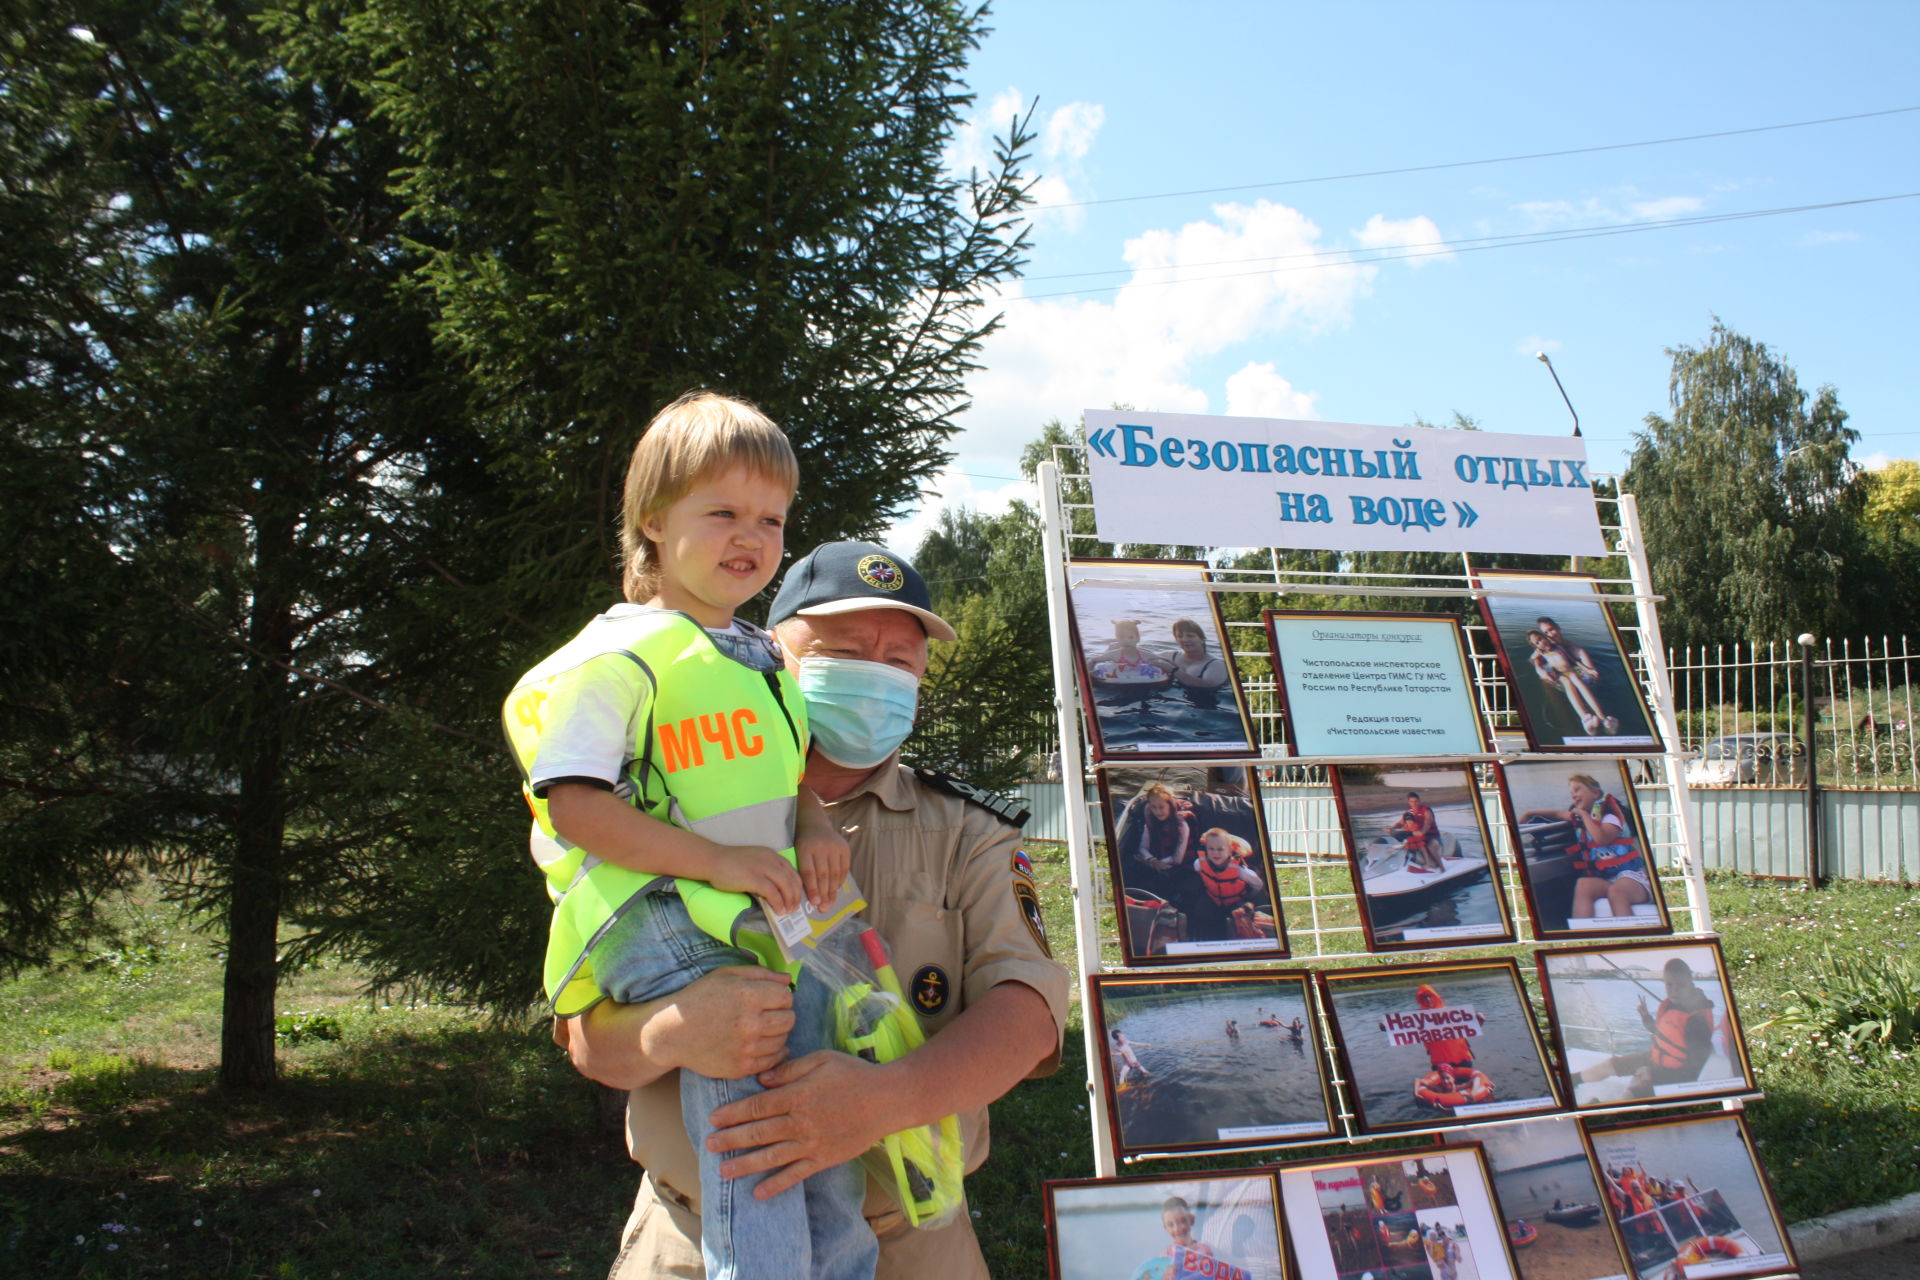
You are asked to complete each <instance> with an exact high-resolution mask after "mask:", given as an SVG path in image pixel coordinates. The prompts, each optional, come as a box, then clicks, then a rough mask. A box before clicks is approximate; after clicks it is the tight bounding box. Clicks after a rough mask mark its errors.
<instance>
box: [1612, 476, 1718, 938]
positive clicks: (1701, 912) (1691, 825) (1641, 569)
mask: <svg viewBox="0 0 1920 1280" xmlns="http://www.w3.org/2000/svg"><path fill="white" fill-rule="evenodd" d="M1620 549H1621V550H1622V551H1623V552H1625V553H1626V557H1627V577H1628V578H1629V579H1630V580H1631V581H1632V583H1633V594H1634V596H1635V600H1634V605H1633V608H1634V613H1635V615H1636V616H1637V617H1638V620H1639V623H1640V656H1641V658H1642V659H1643V660H1644V661H1645V662H1646V664H1647V682H1648V683H1649V684H1651V685H1652V686H1653V714H1654V717H1655V718H1656V719H1657V720H1659V722H1660V736H1661V737H1663V738H1665V739H1666V742H1667V750H1666V766H1667V794H1668V797H1669V801H1668V802H1669V803H1670V804H1672V806H1673V815H1674V821H1676V822H1678V823H1679V824H1680V839H1681V842H1682V843H1683V844H1684V845H1685V846H1686V865H1685V867H1684V870H1685V872H1686V878H1687V908H1688V910H1689V911H1690V912H1691V914H1692V916H1693V927H1694V931H1695V932H1697V933H1712V932H1713V908H1712V906H1711V905H1709V904H1708V902H1707V876H1706V870H1705V868H1704V867H1703V866H1702V862H1703V859H1702V858H1701V849H1700V821H1699V819H1698V818H1697V817H1696V816H1695V814H1694V812H1693V804H1692V802H1691V800H1690V798H1689V796H1688V794H1687V771H1686V762H1685V760H1684V759H1683V758H1682V755H1683V752H1684V749H1685V743H1684V741H1683V739H1682V738H1681V736H1680V720H1679V717H1678V716H1676V715H1674V713H1673V682H1672V680H1671V679H1670V678H1669V677H1668V675H1667V646H1666V642H1665V641H1664V640H1662V639H1661V638H1660V615H1659V611H1658V610H1656V609H1655V608H1654V607H1653V603H1652V601H1651V600H1650V599H1649V597H1650V596H1652V595H1653V573H1652V570H1651V569H1649V568H1648V565H1647V544H1646V542H1645V540H1644V539H1643V538H1642V536H1641V533H1640V504H1639V502H1638V501H1636V500H1635V498H1634V496H1633V495H1632V494H1630V493H1623V494H1621V495H1620Z"/></svg>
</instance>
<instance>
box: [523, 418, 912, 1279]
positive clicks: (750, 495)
mask: <svg viewBox="0 0 1920 1280" xmlns="http://www.w3.org/2000/svg"><path fill="white" fill-rule="evenodd" d="M798 475H799V467H798V464H797V463H796V462H795V460H794V456H793V449H792V446H791V445H790V444H789V443H788V442H787V438H786V436H785V434H784V433H782V432H781V430H780V429H779V428H778V427H776V426H775V425H774V424H773V423H772V422H771V421H769V420H768V419H767V418H766V417H765V416H764V415H763V414H761V413H760V411H759V410H757V409H755V408H754V407H753V406H752V405H749V404H747V403H745V402H743V401H740V400H735V399H732V398H729V397H726V396H721V395H715V394H712V393H708V392H701V393H694V394H689V395H686V396H682V397H681V398H680V399H678V400H676V401H674V402H673V403H672V404H670V405H668V406H667V407H666V408H664V409H662V410H661V411H660V413H659V414H658V415H657V416H656V417H655V418H654V420H653V422H652V423H651V424H649V426H648V427H647V430H646V432H645V434H643V435H642V436H641V438H640V442H639V444H638V445H637V446H636V447H635V448H634V451H633V457H632V460H631V462H630V464H629V466H628V469H627V479H626V489H625V493H624V497H623V501H622V504H621V550H622V552H623V554H624V558H625V563H626V570H625V577H624V583H623V586H624V591H625V595H626V598H627V601H628V603H626V604H621V605H616V606H615V607H614V608H612V609H610V610H608V611H607V612H606V613H603V614H601V615H600V616H599V617H597V618H595V619H593V620H592V621H591V622H589V623H588V624H587V625H586V627H585V628H584V629H583V630H582V631H581V632H580V634H579V635H577V636H575V637H574V638H573V639H572V640H570V641H568V642H567V643H566V644H564V645H562V646H561V647H560V648H559V649H558V650H557V651H555V652H554V653H553V654H552V655H551V656H549V657H548V658H547V659H546V660H545V661H543V662H541V663H540V664H539V665H537V666H535V667H534V668H533V669H532V670H531V671H529V672H528V673H527V674H526V675H525V676H522V677H521V679H520V681H519V683H518V684H517V685H515V687H514V690H513V692H512V693H511V694H510V695H509V696H508V698H507V703H506V708H505V713H504V719H505V724H506V729H507V736H508V739H509V741H510V743H511V744H512V747H513V750H514V755H515V757H516V759H517V760H518V761H519V764H520V767H521V772H522V778H523V786H524V791H525V795H526V799H527V803H528V805H529V807H531V808H532V810H533V813H534V829H533V837H532V845H533V853H534V859H535V861H537V862H538V863H539V864H540V866H541V869H542V871H543V872H544V873H545V875H546V877H547V881H548V891H549V893H550V895H551V896H552V897H553V899H554V903H555V906H554V916H553V924H552V929H551V932H550V933H549V936H548V941H547V961H546V986H547V994H548V996H549V997H550V998H551V999H552V1001H553V1007H554V1012H555V1014H556V1015H558V1016H560V1017H573V1016H576V1015H579V1014H583V1013H585V1012H586V1011H587V1010H588V1009H589V1008H591V1007H592V1006H593V1005H594V1004H596V1003H598V1002H599V1001H600V1000H601V999H602V998H603V997H606V996H611V997H613V998H614V999H615V1000H618V1001H620V1002H622V1003H628V1004H631V1003H638V1002H641V1001H647V1000H654V999H658V998H660V997H662V996H666V995H670V994H672V993H673V992H675V991H678V990H680V989H681V988H682V987H684V986H686V985H687V984H688V983H690V982H692V981H693V980H694V979H696V978H698V977H700V976H702V975H703V974H706V973H709V972H712V971H713V970H715V969H718V968H722V967H724V966H726V965H732V964H750V963H754V962H755V961H756V960H758V961H761V962H764V963H768V964H770V965H774V966H777V967H785V968H788V969H789V971H791V966H782V965H781V963H780V961H779V957H778V953H777V951H776V950H774V949H773V948H772V946H771V945H770V944H771V938H770V937H769V936H768V927H767V926H766V924H765V922H764V919H763V918H762V917H761V916H760V915H758V914H757V908H755V907H754V904H753V903H752V900H751V899H750V898H748V897H746V896H745V895H747V894H752V895H756V896H758V897H759V898H761V899H764V900H765V902H766V903H767V904H768V905H769V906H771V907H772V908H773V909H775V910H778V911H783V912H784V911H792V910H795V909H797V908H799V907H800V906H802V905H803V903H802V899H803V897H804V898H805V899H806V900H807V901H811V902H812V903H813V904H814V905H815V906H817V907H822V908H824V907H826V906H828V905H829V904H830V903H831V902H832V901H833V898H834V896H835V894H836V892H837V890H838V889H839V887H840V885H841V883H842V881H844V880H845V878H846V874H847V864H848V859H849V853H848V849H847V845H846V841H845V840H844V839H843V838H842V837H841V835H840V833H839V832H838V831H837V830H836V829H835V828H834V827H833V824H832V823H831V822H830V821H829V820H828V818H827V816H826V811H825V810H824V809H823V808H822V807H821V805H820V803H819V801H818V799H817V798H815V797H814V796H813V795H812V793H811V792H809V791H807V790H806V789H805V788H804V787H802V786H801V785H800V775H801V770H802V766H803V763H804V761H805V757H806V747H807V723H806V710H805V705H804V703H803V701H802V699H801V697H800V693H799V690H798V687H797V686H796V685H795V684H794V681H793V678H792V677H791V676H790V675H789V674H788V673H787V672H786V671H785V669H784V668H783V666H782V663H781V658H780V652H779V648H778V646H777V645H776V644H775V643H774V640H773V638H772V637H771V636H770V635H768V634H767V633H766V632H765V631H762V630H761V629H760V628H758V627H754V626H751V625H749V624H746V623H743V622H741V621H739V620H738V619H736V618H735V617H734V616H733V611H734V610H735V609H737V608H738V607H740V606H741V605H743V604H745V603H746V602H747V601H748V600H751V599H752V598H753V597H754V596H755V595H756V594H758V593H759V592H760V590H761V589H762V588H764V587H765V586H766V585H767V583H768V582H770V581H771V580H772V579H773V575H774V573H775V572H776V571H777V570H778V569H779V567H780V553H781V549H782V546H783V543H784V529H785V525H786V520H787V508H788V506H789V505H790V504H791V502H792V500H793V493H794V488H795V485H796V483H797V480H798ZM796 864H797V869H796ZM741 943H744V944H745V945H747V946H750V947H751V948H752V950H751V951H749V950H743V949H742V946H741V945H735V944H741ZM827 1012H828V1011H827V997H826V993H825V990H824V988H823V987H822V986H821V984H820V983H819V982H818V981H817V980H816V979H815V978H814V977H813V975H812V974H811V972H810V970H807V969H802V970H801V971H800V975H799V980H798V983H797V986H796V990H795V996H794V1015H795V1022H794V1027H793V1030H792V1032H791V1034H790V1036H789V1039H788V1045H787V1048H788V1052H789V1053H790V1054H792V1055H795V1056H797V1055H799V1054H802V1053H806V1052H809V1051H811V1050H813V1049H817V1048H822V1047H824V1040H825V1038H826V1024H827ZM759 1089H760V1086H759V1084H758V1083H757V1082H756V1081H755V1080H754V1079H753V1078H752V1077H748V1078H746V1079H742V1080H711V1079H708V1078H706V1077H703V1076H699V1075H696V1074H695V1073H694V1072H692V1071H687V1070H682V1071H681V1072H680V1094H681V1116H682V1119H683V1121H684V1122H685V1124H686V1126H687V1131H688V1136H689V1137H690V1138H691V1139H692V1141H693V1148H694V1150H695V1151H696V1152H697V1153H698V1154H699V1157H700V1198H701V1203H700V1210H701V1240H700V1245H701V1252H702V1254H703V1255H704V1258H705V1261H706V1267H707V1275H708V1277H709V1280H723V1278H724V1280H744V1278H746V1277H768V1278H770V1280H771V1278H773V1277H779V1278H780V1280H788V1278H790V1277H797V1276H817V1277H832V1278H833V1280H839V1277H843V1276H871V1275H872V1274H873V1270H874V1266H875V1262H876V1260H877V1257H878V1244H877V1242H876V1241H875V1239H874V1235H873V1232H872V1230H871V1229H870V1228H869V1227H868V1226H867V1224H866V1221H865V1219H864V1218H863V1217H862V1216H861V1213H860V1198H861V1194H862V1192H863V1191H864V1188H865V1177H864V1175H863V1174H862V1173H861V1172H860V1168H859V1165H858V1164H853V1163H850V1164H847V1165H842V1166H840V1167H839V1168H836V1169H829V1170H823V1171H822V1172H820V1173H817V1174H815V1175H814V1176H813V1177H811V1178H809V1179H807V1180H806V1182H805V1183H803V1184H801V1185H800V1186H798V1187H794V1188H792V1189H791V1190H789V1191H787V1192H784V1193H782V1194H780V1195H778V1196H774V1197H772V1198H770V1199H767V1200H757V1199H755V1198H754V1196H753V1194H752V1191H753V1188H752V1186H751V1185H750V1182H751V1180H750V1179H742V1180H740V1182H739V1183H737V1184H729V1182H728V1181H727V1180H726V1179H724V1178H722V1177H721V1176H720V1172H719V1170H720V1164H721V1161H722V1159H723V1158H724V1157H723V1156H721V1155H717V1154H714V1153H711V1152H709V1151H707V1150H706V1139H707V1137H708V1135H709V1133H710V1132H711V1129H710V1126H709V1124H708V1117H709V1116H710V1115H711V1114H712V1112H713V1111H714V1110H715V1109H716V1108H718V1107H720V1106H722V1105H724V1104H725V1103H727V1102H730V1101H735V1100H737V1099H740V1098H744V1097H747V1096H749V1095H751V1094H753V1093H757V1092H759Z"/></svg>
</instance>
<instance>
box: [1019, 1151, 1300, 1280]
mask: <svg viewBox="0 0 1920 1280" xmlns="http://www.w3.org/2000/svg"><path fill="white" fill-rule="evenodd" d="M1041 1191H1042V1194H1043V1195H1044V1196H1045V1198H1046V1215H1047V1243H1048V1247H1049V1249H1050V1251H1051V1254H1052V1262H1053V1275H1054V1277H1055V1280H1285V1277H1286V1276H1287V1275H1288V1268H1287V1266H1286V1264H1285V1262H1284V1261H1283V1256H1284V1251H1283V1250H1282V1248H1281V1244H1280V1206H1279V1195H1278V1192H1277V1188H1276V1187H1275V1185H1274V1180H1273V1175H1272V1173H1270V1172H1266V1171H1260V1172H1255V1171H1253V1170H1223V1171H1220V1172H1215V1173H1207V1174H1203V1175H1195V1174H1181V1175H1175V1176H1171V1177H1158V1178H1083V1179H1073V1180H1067V1181H1059V1182H1048V1183H1043V1184H1042V1187H1041Z"/></svg>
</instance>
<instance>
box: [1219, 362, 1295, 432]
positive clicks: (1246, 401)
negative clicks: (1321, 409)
mask: <svg viewBox="0 0 1920 1280" xmlns="http://www.w3.org/2000/svg"><path fill="white" fill-rule="evenodd" d="M1313 400H1314V397H1313V393H1312V392H1302V391H1296V390H1294V386H1293V384H1292V383H1291V382H1288V381H1287V380H1286V379H1285V378H1283V377H1281V376H1280V375H1279V373H1278V372H1276V371H1275V370H1274V367H1273V365H1272V364H1271V363H1269V362H1267V361H1259V362H1254V361H1248V362H1247V363H1246V364H1245V365H1243V366H1242V367H1241V368H1240V370H1239V371H1238V372H1236V373H1234V374H1233V375H1231V376H1230V377H1228V379H1227V414H1228V415H1229V416H1230V417H1235V418H1312V417H1315V416H1316V415H1315V413H1314V411H1313Z"/></svg>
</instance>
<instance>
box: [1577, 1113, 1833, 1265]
mask: <svg viewBox="0 0 1920 1280" xmlns="http://www.w3.org/2000/svg"><path fill="white" fill-rule="evenodd" d="M1587 1136H1588V1139H1589V1140H1590V1141H1591V1142H1592V1143H1593V1149H1594V1156H1595V1161H1596V1164H1597V1166H1598V1167H1599V1169H1600V1171H1601V1176H1602V1178H1603V1179H1605V1180H1607V1181H1608V1182H1610V1183H1611V1184H1612V1185H1613V1187H1614V1189H1615V1203H1617V1204H1621V1205H1623V1206H1624V1209H1625V1212H1624V1213H1617V1214H1616V1222H1617V1225H1618V1226H1619V1228H1620V1237H1621V1241H1622V1243H1623V1244H1624V1245H1625V1246H1626V1250H1627V1255H1628V1260H1629V1265H1630V1266H1631V1267H1632V1270H1631V1271H1630V1272H1629V1274H1631V1275H1633V1276H1635V1277H1636V1278H1637V1280H1661V1278H1662V1277H1664V1276H1667V1275H1671V1274H1673V1268H1674V1267H1676V1266H1678V1267H1680V1268H1681V1269H1682V1270H1683V1273H1684V1274H1687V1275H1689V1276H1702V1277H1704V1276H1711V1277H1713V1280H1740V1278H1741V1277H1744V1276H1771V1275H1778V1274H1780V1273H1782V1272H1795V1271H1798V1270H1799V1267H1800V1263H1799V1260H1798V1258H1797V1257H1796V1256H1795V1255H1794V1250H1793V1240H1792V1238H1791V1237H1790V1236H1789V1235H1788V1233H1787V1224H1786V1222H1785V1221H1784V1220H1783V1219H1782V1217H1781V1214H1780V1202H1779V1199H1778V1198H1777V1197H1776V1196H1775V1195H1774V1191H1773V1186H1772V1184H1771V1183H1770V1182H1769V1181H1768V1179H1767V1172H1766V1168H1765V1167H1764V1166H1763V1165H1762V1164H1761V1163H1760V1158H1759V1155H1758V1154H1757V1152H1756V1150H1755V1148H1754V1142H1753V1131H1752V1130H1751V1129H1750V1128H1748V1126H1747V1118H1746V1116H1744V1115H1742V1114H1741V1113H1740V1112H1738V1111H1709V1112H1701V1113H1696V1114H1693V1115H1683V1116H1660V1117H1654V1118H1651V1119H1643V1120H1633V1121H1628V1122H1626V1123H1623V1124H1608V1125H1604V1126H1603V1125H1594V1124H1591V1123H1589V1124H1588V1125H1587ZM1683 1184H1684V1190H1683V1189H1682V1188H1683Z"/></svg>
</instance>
